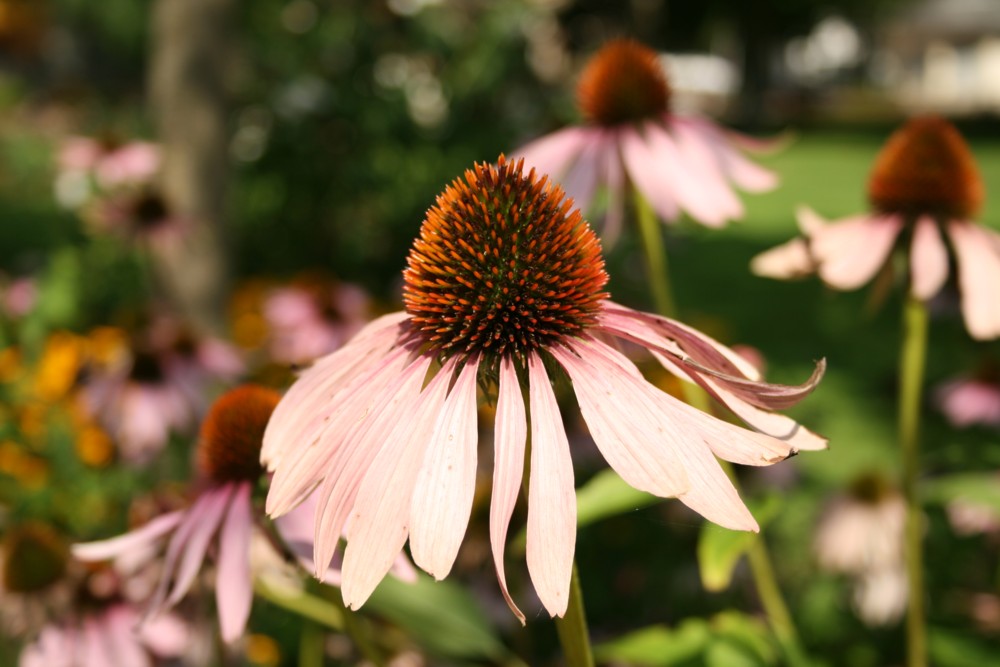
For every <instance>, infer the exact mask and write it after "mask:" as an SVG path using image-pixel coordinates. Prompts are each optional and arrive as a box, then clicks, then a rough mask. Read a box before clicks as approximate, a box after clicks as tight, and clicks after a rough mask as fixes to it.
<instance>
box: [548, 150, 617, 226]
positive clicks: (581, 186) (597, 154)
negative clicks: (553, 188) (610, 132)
mask: <svg viewBox="0 0 1000 667" xmlns="http://www.w3.org/2000/svg"><path fill="white" fill-rule="evenodd" d="M609 148H610V147H609V146H608V138H607V136H606V135H605V133H604V132H599V133H597V134H595V135H594V136H593V138H592V139H591V140H590V141H588V142H587V143H586V144H584V146H583V150H581V151H580V155H579V157H577V158H576V160H575V161H574V162H573V166H572V167H570V168H569V170H568V171H566V173H565V174H564V175H563V176H562V177H561V178H559V177H555V176H552V177H550V179H549V180H552V181H553V182H554V183H555V184H558V185H561V186H562V189H563V191H564V192H565V193H566V195H567V196H568V197H569V198H571V199H572V200H573V202H574V206H573V208H578V209H580V210H581V211H583V212H584V213H587V212H588V211H589V210H590V205H591V201H592V200H593V198H594V191H595V190H596V189H597V183H598V179H599V176H600V173H601V168H602V167H603V164H604V154H605V153H606V152H607V150H608V149H609Z"/></svg>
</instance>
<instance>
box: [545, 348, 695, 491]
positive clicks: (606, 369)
mask: <svg viewBox="0 0 1000 667" xmlns="http://www.w3.org/2000/svg"><path fill="white" fill-rule="evenodd" d="M599 346H602V347H605V348H606V346H604V345H603V343H597V342H593V343H588V342H585V341H580V342H579V343H577V344H575V345H574V346H573V350H574V351H573V352H570V351H568V350H564V349H562V348H560V347H558V346H553V347H552V348H551V350H550V351H551V352H552V355H553V356H554V357H555V358H556V360H557V361H558V362H559V363H560V365H562V367H563V368H564V369H566V372H567V373H568V374H569V377H570V379H571V380H572V381H573V390H574V391H575V392H576V398H577V401H578V402H579V404H580V411H581V412H582V413H583V417H584V419H585V420H586V421H587V426H588V427H589V428H590V434H591V436H592V437H593V438H594V442H595V443H596V444H597V447H598V449H600V450H601V454H602V455H603V456H604V458H605V459H606V460H607V462H608V465H610V466H611V467H612V468H613V469H614V470H615V472H617V473H618V474H619V475H621V477H622V479H624V480H625V481H626V482H627V483H628V484H629V485H630V486H634V487H635V488H637V489H639V490H640V491H646V492H647V493H652V494H653V495H657V496H661V497H672V496H676V495H678V494H681V493H684V492H685V491H687V490H688V489H689V488H690V483H689V482H688V478H687V475H686V474H685V471H684V467H683V466H682V465H681V464H680V460H679V459H678V458H677V456H676V453H675V452H676V448H677V447H678V446H679V444H680V443H679V442H678V441H677V438H678V435H679V434H678V433H677V431H676V429H672V428H671V426H672V425H671V424H665V423H664V422H663V420H662V418H661V417H662V414H661V413H660V411H659V410H658V409H657V405H656V402H655V401H654V400H653V399H652V398H651V397H650V395H649V393H648V391H646V388H647V387H649V386H650V385H649V384H648V383H647V382H646V381H645V380H644V379H642V377H641V376H638V371H637V370H636V369H635V367H634V366H633V365H632V363H631V362H630V361H628V360H627V359H626V358H625V357H624V356H623V355H620V354H619V353H617V352H613V351H612V350H611V349H610V348H606V350H607V352H608V357H607V358H605V357H603V356H602V355H600V354H599V353H597V350H596V349H595V348H597V347H599ZM602 351H604V350H602ZM612 358H614V359H615V362H617V363H613V362H612V361H611V359H612Z"/></svg>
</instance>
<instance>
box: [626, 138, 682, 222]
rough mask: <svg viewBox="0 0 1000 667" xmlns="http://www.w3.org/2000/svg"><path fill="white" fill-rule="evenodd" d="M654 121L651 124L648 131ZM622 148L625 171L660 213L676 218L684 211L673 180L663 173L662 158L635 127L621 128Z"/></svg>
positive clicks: (665, 217)
mask: <svg viewBox="0 0 1000 667" xmlns="http://www.w3.org/2000/svg"><path fill="white" fill-rule="evenodd" d="M650 125H651V124H647V132H648V131H649V127H650ZM621 151H622V159H623V160H624V163H625V172H626V173H627V174H628V177H629V178H630V179H631V180H632V183H633V184H634V185H635V187H636V188H637V189H638V190H639V192H641V193H642V196H643V197H645V198H646V199H647V200H648V201H649V205H650V206H652V207H653V210H654V211H655V212H656V214H657V215H658V216H660V217H661V218H663V219H664V220H668V221H672V220H676V219H677V216H678V215H679V214H680V209H679V208H678V206H677V196H676V193H675V192H674V190H673V185H672V183H670V182H669V180H667V179H664V178H663V177H662V176H661V175H660V174H661V172H662V170H663V168H664V167H663V165H662V164H660V163H661V162H662V159H661V158H660V157H659V156H657V155H656V154H655V153H654V152H653V150H652V148H651V147H650V146H649V144H648V141H647V139H646V138H644V137H643V135H641V134H640V133H639V131H638V130H636V129H635V128H633V127H628V128H625V129H623V130H621Z"/></svg>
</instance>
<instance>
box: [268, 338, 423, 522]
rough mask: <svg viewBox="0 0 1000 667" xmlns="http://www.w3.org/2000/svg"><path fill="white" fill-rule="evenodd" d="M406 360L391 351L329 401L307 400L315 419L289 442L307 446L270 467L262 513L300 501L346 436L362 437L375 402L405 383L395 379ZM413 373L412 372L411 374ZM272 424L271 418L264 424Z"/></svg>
mask: <svg viewBox="0 0 1000 667" xmlns="http://www.w3.org/2000/svg"><path fill="white" fill-rule="evenodd" d="M409 355H410V353H409V352H408V351H407V350H405V349H402V348H399V349H396V350H393V351H392V352H390V353H389V354H388V355H387V356H386V357H385V358H384V359H382V360H381V361H379V362H378V363H376V364H374V365H372V366H371V367H370V368H368V369H366V371H365V372H364V373H362V374H360V375H359V376H358V377H357V378H355V379H354V380H353V381H351V382H350V383H348V384H346V385H344V386H342V387H341V388H340V390H339V391H336V392H335V393H334V395H333V397H332V398H330V399H328V400H327V401H325V402H323V403H321V402H320V400H319V399H320V398H321V397H317V399H316V400H315V401H310V402H311V403H312V404H313V405H314V406H315V408H316V414H315V415H314V416H310V417H309V419H310V420H311V423H310V424H309V425H308V426H307V431H306V433H307V435H308V438H309V439H308V440H305V441H297V440H291V441H289V442H290V443H295V442H307V443H308V447H307V448H302V447H300V448H299V451H298V452H297V455H296V456H295V457H294V458H290V459H288V460H287V461H285V460H282V461H281V464H280V465H278V466H276V467H275V469H274V476H273V477H272V478H271V487H270V489H269V490H268V494H267V501H266V509H267V513H268V514H270V515H271V516H279V515H281V514H284V513H285V512H287V511H289V510H290V509H291V508H292V507H294V506H295V505H297V504H298V503H300V502H302V500H304V499H305V498H306V497H307V496H308V495H309V493H311V492H312V490H313V488H314V487H315V486H316V485H317V484H319V483H320V481H321V480H322V479H323V477H324V475H326V472H327V470H328V469H329V467H330V465H331V461H335V460H339V459H337V457H339V456H342V450H343V449H344V447H345V446H346V443H347V442H348V441H349V440H350V437H352V436H353V435H354V434H357V433H359V432H363V431H364V429H366V428H367V427H368V424H369V423H370V422H371V421H372V419H373V418H374V416H375V415H376V414H378V411H376V410H374V408H375V407H376V404H377V402H378V401H380V400H382V399H383V398H384V397H385V396H391V395H393V392H394V391H396V390H397V389H398V388H399V386H400V385H401V383H404V382H406V380H405V379H401V378H402V375H406V377H407V378H409V377H410V375H409V374H406V373H403V374H402V375H401V372H402V371H403V369H404V367H405V365H406V363H407V358H408V357H409ZM416 370H417V369H416V367H414V372H415V371H416ZM424 372H426V365H425V366H424ZM410 381H412V378H411V380H410ZM292 388H293V389H294V388H295V387H294V386H293V387H292ZM278 407H279V408H280V407H281V405H280V404H279V405H278ZM317 418H318V419H317ZM273 422H274V417H272V418H271V422H270V423H273ZM270 423H269V425H270ZM266 437H267V436H266V434H265V438H266Z"/></svg>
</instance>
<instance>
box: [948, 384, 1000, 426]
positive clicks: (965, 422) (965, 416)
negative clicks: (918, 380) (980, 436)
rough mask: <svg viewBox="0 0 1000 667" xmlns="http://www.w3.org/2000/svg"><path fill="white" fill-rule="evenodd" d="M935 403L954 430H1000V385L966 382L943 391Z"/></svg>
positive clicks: (952, 385)
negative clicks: (985, 427)
mask: <svg viewBox="0 0 1000 667" xmlns="http://www.w3.org/2000/svg"><path fill="white" fill-rule="evenodd" d="M935 399H936V401H937V403H938V406H939V407H940V409H941V412H943V413H944V415H945V416H946V417H947V418H948V421H949V422H951V425H952V426H956V427H959V428H962V427H966V426H971V425H973V424H985V425H988V426H1000V385H997V384H993V383H990V382H983V381H982V380H970V379H965V378H962V379H958V380H953V381H951V382H948V383H946V384H944V385H942V386H941V387H939V388H938V390H937V391H936V392H935Z"/></svg>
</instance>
